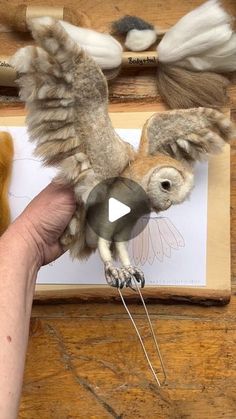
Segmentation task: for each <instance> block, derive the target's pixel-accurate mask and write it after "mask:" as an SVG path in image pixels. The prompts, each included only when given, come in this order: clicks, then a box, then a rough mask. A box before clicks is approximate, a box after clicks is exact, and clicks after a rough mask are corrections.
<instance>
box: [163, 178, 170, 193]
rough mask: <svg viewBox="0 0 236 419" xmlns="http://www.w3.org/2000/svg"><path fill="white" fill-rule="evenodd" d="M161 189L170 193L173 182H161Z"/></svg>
mask: <svg viewBox="0 0 236 419" xmlns="http://www.w3.org/2000/svg"><path fill="white" fill-rule="evenodd" d="M161 187H162V189H163V190H164V191H170V188H171V182H170V181H169V180H163V181H162V182H161Z"/></svg>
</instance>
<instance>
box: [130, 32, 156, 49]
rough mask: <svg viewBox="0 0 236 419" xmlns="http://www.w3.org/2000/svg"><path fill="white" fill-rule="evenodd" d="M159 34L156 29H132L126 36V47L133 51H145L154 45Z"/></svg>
mask: <svg viewBox="0 0 236 419" xmlns="http://www.w3.org/2000/svg"><path fill="white" fill-rule="evenodd" d="M156 39H157V34H156V31H155V30H154V29H142V30H138V29H131V30H130V31H129V32H128V33H127V36H126V40H125V46H126V48H128V49H129V50H131V51H145V49H147V48H149V47H150V45H152V44H154V42H156Z"/></svg>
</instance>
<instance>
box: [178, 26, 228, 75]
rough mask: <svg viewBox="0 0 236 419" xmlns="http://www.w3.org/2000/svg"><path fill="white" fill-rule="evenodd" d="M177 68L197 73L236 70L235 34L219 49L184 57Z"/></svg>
mask: <svg viewBox="0 0 236 419" xmlns="http://www.w3.org/2000/svg"><path fill="white" fill-rule="evenodd" d="M178 65H179V66H181V67H184V68H187V69H189V70H191V69H193V68H194V69H195V70H197V71H208V70H214V71H217V72H224V71H234V70H236V34H235V33H234V34H233V35H232V36H231V38H230V40H229V41H227V42H225V43H224V44H223V45H220V46H219V47H215V48H211V49H210V50H208V51H207V52H205V54H200V55H197V56H191V57H186V58H185V59H184V60H183V61H180V62H179V63H178Z"/></svg>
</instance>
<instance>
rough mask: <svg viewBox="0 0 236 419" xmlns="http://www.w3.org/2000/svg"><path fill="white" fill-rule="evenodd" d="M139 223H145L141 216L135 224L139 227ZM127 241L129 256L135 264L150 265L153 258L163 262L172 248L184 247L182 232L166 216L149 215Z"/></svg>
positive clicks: (169, 256)
mask: <svg viewBox="0 0 236 419" xmlns="http://www.w3.org/2000/svg"><path fill="white" fill-rule="evenodd" d="M139 223H145V217H142V218H141V219H140V220H139V221H138V223H137V224H136V226H135V229H136V228H137V229H138V228H139V230H138V231H140V230H141V229H140V226H139V225H138V224H139ZM133 236H134V238H133V239H132V240H131V241H130V242H129V250H130V254H131V258H132V260H133V262H134V263H135V264H136V265H141V266H144V265H145V264H147V263H148V264H149V265H152V264H153V263H154V261H155V260H157V261H159V262H163V260H164V257H168V258H171V254H172V251H173V250H179V249H180V248H181V247H185V241H184V238H183V236H182V234H181V233H180V232H179V230H178V229H177V228H176V227H175V226H174V224H173V223H172V222H171V220H170V219H169V218H168V217H157V216H151V217H150V219H149V222H148V224H147V225H146V227H145V228H144V230H143V231H142V233H140V234H138V235H137V236H136V237H135V231H134V234H133Z"/></svg>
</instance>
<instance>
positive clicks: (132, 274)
mask: <svg viewBox="0 0 236 419" xmlns="http://www.w3.org/2000/svg"><path fill="white" fill-rule="evenodd" d="M123 271H125V272H126V278H127V279H126V286H127V287H130V288H132V289H133V290H134V288H133V287H132V279H136V281H137V282H140V284H141V288H143V287H144V285H145V278H144V274H143V272H142V271H141V270H140V269H138V268H136V267H135V266H127V267H125V268H123Z"/></svg>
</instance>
